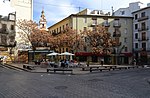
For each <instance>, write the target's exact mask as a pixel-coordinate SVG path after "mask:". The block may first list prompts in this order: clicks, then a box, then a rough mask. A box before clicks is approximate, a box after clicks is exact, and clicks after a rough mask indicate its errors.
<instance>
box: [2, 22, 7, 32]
mask: <svg viewBox="0 0 150 98" xmlns="http://www.w3.org/2000/svg"><path fill="white" fill-rule="evenodd" d="M6 28H7V26H6V24H2V29H3V31H5V32H6Z"/></svg>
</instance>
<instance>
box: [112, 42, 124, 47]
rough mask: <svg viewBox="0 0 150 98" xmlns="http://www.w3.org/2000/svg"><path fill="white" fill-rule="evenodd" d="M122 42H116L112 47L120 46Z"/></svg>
mask: <svg viewBox="0 0 150 98" xmlns="http://www.w3.org/2000/svg"><path fill="white" fill-rule="evenodd" d="M121 44H122V42H117V43H114V44H113V47H117V46H121Z"/></svg>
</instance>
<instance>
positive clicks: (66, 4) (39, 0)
mask: <svg viewBox="0 0 150 98" xmlns="http://www.w3.org/2000/svg"><path fill="white" fill-rule="evenodd" d="M137 1H139V0H34V17H33V19H34V20H35V21H36V22H38V21H39V19H40V15H41V11H42V9H43V8H44V11H45V16H46V19H47V22H48V23H47V26H48V27H49V26H51V25H53V24H55V23H56V22H58V21H60V20H62V19H64V18H66V17H67V16H69V15H70V14H75V13H77V12H78V11H79V7H80V10H83V9H85V8H89V9H90V10H94V9H97V10H103V11H105V12H111V7H112V6H113V8H114V10H117V9H119V8H126V7H128V6H129V3H131V2H137ZM140 1H141V2H142V3H143V4H142V5H141V6H142V7H145V6H146V5H147V3H148V2H149V0H140Z"/></svg>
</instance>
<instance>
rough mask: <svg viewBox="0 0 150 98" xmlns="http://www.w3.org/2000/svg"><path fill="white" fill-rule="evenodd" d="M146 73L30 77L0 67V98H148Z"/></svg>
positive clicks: (138, 70)
mask: <svg viewBox="0 0 150 98" xmlns="http://www.w3.org/2000/svg"><path fill="white" fill-rule="evenodd" d="M149 73H150V69H148V68H135V69H129V70H121V71H120V70H114V71H105V72H96V73H95V72H93V73H90V74H83V75H62V74H61V75H60V74H49V73H36V74H35V73H30V72H25V71H16V70H11V69H9V68H3V67H0V80H1V82H0V87H1V89H0V98H150V93H149V92H150V81H149V79H150V75H149Z"/></svg>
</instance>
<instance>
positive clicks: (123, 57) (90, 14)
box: [48, 9, 132, 64]
mask: <svg viewBox="0 0 150 98" xmlns="http://www.w3.org/2000/svg"><path fill="white" fill-rule="evenodd" d="M96 25H103V26H105V27H106V28H107V29H108V31H109V32H110V33H111V35H112V37H113V38H114V39H115V40H116V41H117V43H118V45H117V46H116V47H113V49H114V52H113V53H112V54H111V56H104V55H101V56H100V55H93V54H92V52H91V49H89V48H87V49H86V50H82V51H79V52H76V53H75V54H76V56H79V57H81V58H82V59H84V60H85V61H86V60H90V61H93V62H98V61H99V60H100V58H104V60H105V63H110V61H111V64H116V63H118V64H128V63H129V62H130V60H131V59H130V58H131V56H132V43H131V42H132V17H126V16H110V14H109V13H103V11H102V10H93V11H90V10H89V9H85V10H83V11H81V12H79V13H77V14H71V15H70V16H68V17H66V18H65V19H63V20H61V21H59V22H58V23H56V24H54V25H52V26H50V27H49V28H48V30H49V32H50V33H51V34H54V35H55V34H59V33H61V31H62V30H64V29H65V27H67V26H70V27H71V28H72V29H75V30H76V31H77V32H78V33H80V31H84V30H85V29H88V30H94V29H95V26H96ZM60 50H61V51H60V52H64V51H69V49H67V48H63V49H60ZM116 56H117V58H119V59H117V58H116Z"/></svg>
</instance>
